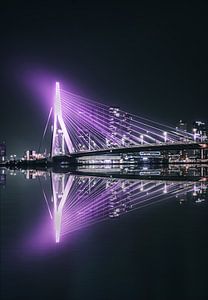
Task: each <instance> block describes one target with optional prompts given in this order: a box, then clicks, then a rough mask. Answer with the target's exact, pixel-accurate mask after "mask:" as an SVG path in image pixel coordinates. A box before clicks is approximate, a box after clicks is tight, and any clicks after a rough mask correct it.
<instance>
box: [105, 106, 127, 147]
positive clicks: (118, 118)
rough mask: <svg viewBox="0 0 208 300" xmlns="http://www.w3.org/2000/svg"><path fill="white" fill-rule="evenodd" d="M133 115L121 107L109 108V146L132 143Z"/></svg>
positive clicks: (107, 143)
mask: <svg viewBox="0 0 208 300" xmlns="http://www.w3.org/2000/svg"><path fill="white" fill-rule="evenodd" d="M131 120H132V117H131V116H130V115H129V114H128V113H125V112H123V111H121V110H120V108H119V107H110V108H109V129H110V137H111V139H110V140H106V145H107V146H129V145H130V144H131V131H132V128H131V126H132V124H131V123H132V122H131Z"/></svg>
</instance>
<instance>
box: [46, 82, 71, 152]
mask: <svg viewBox="0 0 208 300" xmlns="http://www.w3.org/2000/svg"><path fill="white" fill-rule="evenodd" d="M65 143H66V146H67V149H68V152H69V153H71V152H72V151H73V145H72V142H71V139H70V137H69V134H68V131H67V129H66V125H65V123H64V120H63V117H62V106H61V94H60V83H59V82H56V96H55V101H54V123H53V139H52V151H51V152H52V153H51V154H52V157H53V156H56V155H64V154H65Z"/></svg>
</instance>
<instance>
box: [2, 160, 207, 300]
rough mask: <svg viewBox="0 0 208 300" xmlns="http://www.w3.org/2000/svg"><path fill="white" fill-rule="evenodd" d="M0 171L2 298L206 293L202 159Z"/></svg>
mask: <svg viewBox="0 0 208 300" xmlns="http://www.w3.org/2000/svg"><path fill="white" fill-rule="evenodd" d="M63 171H64V173H63ZM0 173H1V181H0V199H1V299H44V300H45V299H77V300H78V299H98V300H102V299H103V300H104V299H105V300H108V299H109V300H111V299H112V300H114V299H207V295H208V288H207V250H208V241H207V232H208V228H207V213H208V205H207V204H208V185H207V181H205V179H206V177H207V167H204V168H203V169H201V168H196V167H193V166H190V167H184V166H183V167H172V168H168V169H163V170H162V169H158V168H157V169H154V170H153V169H149V168H147V167H143V168H140V169H135V168H134V167H131V168H128V169H127V168H123V169H120V168H119V169H118V168H114V169H111V168H108V169H106V168H105V169H101V168H100V169H98V168H94V169H86V168H83V169H80V170H79V171H78V172H76V174H74V173H73V174H69V173H68V172H67V170H62V173H60V170H59V171H58V173H57V170H56V173H55V172H52V170H50V171H44V170H40V171H32V170H30V171H29V170H27V171H18V170H10V171H6V170H1V172H0ZM5 175H6V176H5ZM154 178H155V179H154Z"/></svg>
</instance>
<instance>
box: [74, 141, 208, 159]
mask: <svg viewBox="0 0 208 300" xmlns="http://www.w3.org/2000/svg"><path fill="white" fill-rule="evenodd" d="M194 149H205V150H208V143H195V142H188V143H161V144H143V145H141V144H140V145H136V146H135V145H133V146H129V147H118V148H106V149H99V150H87V151H80V152H76V153H75V152H74V153H71V154H70V156H72V157H75V158H78V157H84V156H95V155H106V154H121V153H136V152H139V151H166V150H194Z"/></svg>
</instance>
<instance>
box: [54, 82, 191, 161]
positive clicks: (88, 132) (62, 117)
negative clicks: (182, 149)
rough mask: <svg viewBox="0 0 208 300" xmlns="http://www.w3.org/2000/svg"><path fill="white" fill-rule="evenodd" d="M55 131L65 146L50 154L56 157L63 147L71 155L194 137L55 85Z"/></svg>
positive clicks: (174, 141)
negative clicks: (61, 137)
mask: <svg viewBox="0 0 208 300" xmlns="http://www.w3.org/2000/svg"><path fill="white" fill-rule="evenodd" d="M58 123H59V125H60V126H59V129H60V130H61V131H62V133H60V134H58V133H57V132H58ZM60 130H59V131H60ZM54 132H55V133H56V136H58V135H59V138H60V136H61V134H62V135H63V137H64V138H63V140H64V141H65V143H66V145H65V146H64V145H63V144H62V151H59V150H58V151H55V150H54V151H53V154H55V155H57V154H58V153H59V152H60V154H63V153H65V151H64V150H63V148H64V147H65V148H66V150H67V151H68V153H72V152H80V151H89V150H102V149H106V148H108V149H109V148H123V147H131V146H139V145H141V144H158V143H159V144H163V143H177V142H181V141H183V142H190V141H193V134H190V133H184V132H180V131H176V130H175V128H172V127H170V126H166V125H163V124H160V123H157V122H154V121H151V120H147V119H144V118H142V117H139V116H135V115H132V114H129V113H127V112H124V111H122V110H120V109H119V108H112V107H108V106H106V105H104V104H101V103H98V102H95V101H93V100H90V99H87V98H83V97H81V96H79V95H75V94H72V93H70V92H68V91H65V90H63V89H61V87H60V84H59V83H58V82H57V83H56V97H55V102H54ZM59 144H61V142H59ZM60 148H61V146H60V145H59V147H58V146H57V147H56V146H55V140H54V142H53V149H60ZM67 151H66V152H67Z"/></svg>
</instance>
